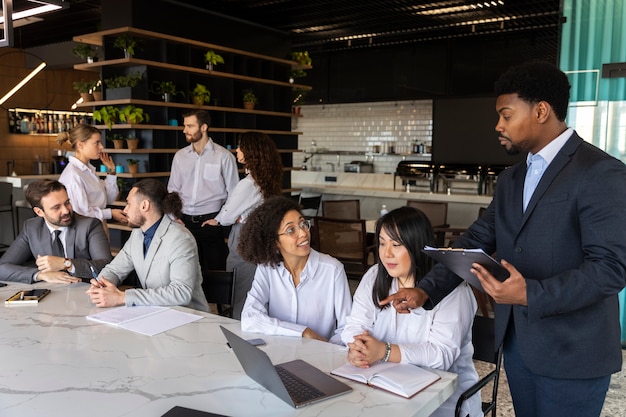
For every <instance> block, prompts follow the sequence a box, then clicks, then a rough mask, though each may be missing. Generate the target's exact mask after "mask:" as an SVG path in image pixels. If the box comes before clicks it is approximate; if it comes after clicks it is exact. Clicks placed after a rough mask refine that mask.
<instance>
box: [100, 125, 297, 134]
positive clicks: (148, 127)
mask: <svg viewBox="0 0 626 417" xmlns="http://www.w3.org/2000/svg"><path fill="white" fill-rule="evenodd" d="M94 126H95V127H96V128H98V129H102V130H105V129H108V128H109V127H108V126H107V125H94ZM111 129H113V130H116V129H145V130H173V131H174V130H175V131H179V130H182V126H169V125H148V124H127V123H116V124H114V125H113V126H112V128H111ZM251 130H254V131H255V132H261V133H265V134H267V135H302V132H295V131H286V130H264V129H240V128H230V127H211V129H209V134H210V132H222V133H245V132H249V131H251Z"/></svg>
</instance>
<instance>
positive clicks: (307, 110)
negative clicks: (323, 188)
mask: <svg viewBox="0 0 626 417" xmlns="http://www.w3.org/2000/svg"><path fill="white" fill-rule="evenodd" d="M301 113H302V116H303V117H294V118H292V130H294V131H300V132H303V134H302V135H300V136H299V140H298V148H299V149H301V150H304V151H306V152H305V153H296V154H294V157H293V159H294V166H300V165H302V164H303V160H304V159H305V158H306V157H310V156H311V154H310V153H309V152H311V151H313V150H317V151H324V150H326V151H345V152H367V154H366V155H320V154H314V155H313V156H312V157H310V158H309V159H308V161H307V163H306V165H307V169H309V170H316V169H321V170H322V171H325V172H330V171H332V170H333V169H334V170H335V171H343V165H344V164H345V163H348V162H351V161H367V162H373V163H374V172H376V173H385V172H394V171H395V170H396V166H397V165H398V162H399V161H400V160H401V159H420V160H424V159H425V160H430V155H416V154H411V152H412V148H413V142H415V141H417V142H421V143H422V144H423V145H424V146H425V149H429V148H430V146H431V143H432V100H415V101H393V102H375V103H349V104H320V105H306V106H302V107H301ZM313 142H315V145H313ZM376 146H378V147H379V148H378V149H375V147H376ZM392 146H393V149H394V152H395V153H394V154H384V151H386V150H390V148H391V147H392ZM375 151H379V152H378V153H374V152H375Z"/></svg>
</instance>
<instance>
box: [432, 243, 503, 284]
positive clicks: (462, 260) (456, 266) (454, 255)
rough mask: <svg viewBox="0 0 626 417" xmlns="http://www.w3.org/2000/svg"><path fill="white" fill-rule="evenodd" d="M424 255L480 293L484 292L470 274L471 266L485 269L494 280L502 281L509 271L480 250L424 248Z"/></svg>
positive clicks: (478, 282) (475, 278) (478, 281)
mask: <svg viewBox="0 0 626 417" xmlns="http://www.w3.org/2000/svg"><path fill="white" fill-rule="evenodd" d="M422 252H424V253H425V254H426V255H428V256H430V257H431V258H433V259H434V260H436V261H437V262H439V263H441V264H444V265H445V266H446V267H448V269H449V270H451V271H452V272H454V273H455V274H457V275H458V276H459V277H461V278H463V279H464V280H465V281H467V282H468V283H470V284H471V285H472V286H474V287H476V288H477V289H479V290H480V291H482V292H485V289H484V288H483V286H482V284H481V282H480V280H479V279H478V277H477V276H476V275H474V274H473V273H472V265H473V264H475V263H477V264H479V265H481V266H482V267H483V268H485V269H486V270H487V271H488V272H489V273H490V274H491V275H493V277H494V278H496V279H497V280H499V281H504V280H506V279H507V278H508V277H509V275H510V274H509V271H508V270H507V269H506V268H505V267H504V266H502V264H500V262H498V261H496V260H495V259H493V258H492V257H491V256H489V255H488V254H487V253H486V252H485V251H483V250H482V249H463V248H434V247H431V246H426V247H424V249H422Z"/></svg>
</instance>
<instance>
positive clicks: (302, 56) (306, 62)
mask: <svg viewBox="0 0 626 417" xmlns="http://www.w3.org/2000/svg"><path fill="white" fill-rule="evenodd" d="M291 60H292V61H296V62H297V63H298V64H300V65H302V66H307V67H308V66H310V65H311V62H312V61H311V57H310V56H309V52H308V51H301V52H298V51H294V52H292V53H291ZM289 77H290V78H291V81H292V82H293V80H294V79H296V78H302V77H306V71H305V70H303V69H302V68H293V69H292V70H291V72H290V73H289Z"/></svg>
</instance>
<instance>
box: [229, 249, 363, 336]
mask: <svg viewBox="0 0 626 417" xmlns="http://www.w3.org/2000/svg"><path fill="white" fill-rule="evenodd" d="M351 306H352V300H351V296H350V288H349V286H348V279H347V277H346V272H345V270H344V267H343V265H342V264H341V262H339V261H338V260H336V259H335V258H333V257H331V256H329V255H326V254H323V253H319V252H317V251H315V250H313V249H311V253H310V255H309V259H308V261H307V263H306V266H305V267H304V270H303V271H302V273H301V274H300V284H299V285H298V286H297V287H294V284H293V280H292V278H291V274H290V273H289V271H288V270H287V269H286V268H285V266H284V265H283V263H282V262H281V264H280V265H278V266H277V267H271V266H268V265H259V266H258V267H257V269H256V273H255V274H254V282H253V283H252V289H251V290H250V292H248V297H247V299H246V303H245V305H244V307H243V312H242V314H241V330H243V331H247V332H259V333H265V334H272V335H281V336H300V337H301V336H302V332H304V330H305V329H306V328H307V327H309V328H311V329H312V330H314V331H315V332H316V333H317V334H319V335H320V336H323V337H325V338H326V339H328V340H329V341H330V342H331V343H337V344H340V343H341V340H340V339H341V332H342V330H343V327H344V325H345V322H346V317H347V316H348V314H349V313H350V307H351Z"/></svg>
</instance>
